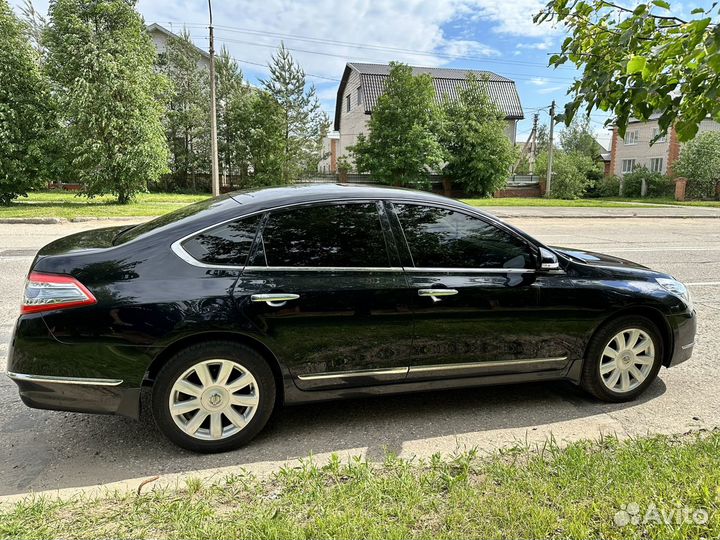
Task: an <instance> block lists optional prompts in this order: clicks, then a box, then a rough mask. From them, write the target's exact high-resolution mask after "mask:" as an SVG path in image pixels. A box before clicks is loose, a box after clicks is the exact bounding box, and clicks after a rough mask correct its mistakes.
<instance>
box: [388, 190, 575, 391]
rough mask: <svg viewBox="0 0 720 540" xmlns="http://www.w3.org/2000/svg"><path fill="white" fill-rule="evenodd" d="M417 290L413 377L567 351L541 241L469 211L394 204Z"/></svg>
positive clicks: (513, 367) (544, 359) (526, 367)
mask: <svg viewBox="0 0 720 540" xmlns="http://www.w3.org/2000/svg"><path fill="white" fill-rule="evenodd" d="M389 210H390V212H391V217H392V222H393V223H394V226H395V227H396V231H397V234H398V236H400V237H401V238H402V240H398V243H399V244H400V242H402V243H401V244H400V245H401V246H402V249H401V256H402V257H403V263H404V266H405V271H406V275H407V277H408V282H409V287H410V289H411V291H412V293H413V303H412V309H413V312H414V313H415V341H414V344H413V359H412V361H411V365H410V369H409V373H408V380H411V379H421V378H443V377H448V378H450V377H462V376H476V375H483V374H500V373H522V372H528V371H535V370H545V369H558V368H562V367H563V366H564V365H565V364H566V362H567V361H566V359H565V358H563V357H558V356H553V355H551V354H549V351H551V350H555V351H556V350H557V349H556V348H553V347H552V344H551V343H550V342H548V341H547V337H546V336H547V333H545V332H542V331H541V330H542V329H543V327H545V326H546V325H547V324H548V322H547V321H546V320H545V318H544V316H543V312H542V310H541V309H540V306H539V302H538V288H537V287H536V284H535V273H536V267H537V256H538V255H537V248H536V247H535V246H534V245H532V244H531V243H530V242H529V241H527V240H526V239H525V238H523V237H521V236H520V235H518V234H517V233H515V232H514V231H512V230H511V229H510V228H506V227H504V226H503V225H501V224H498V223H495V222H492V221H491V220H489V219H485V218H483V217H481V216H478V215H474V214H472V213H470V212H464V211H461V210H459V209H456V208H451V207H443V206H430V205H426V204H415V203H404V202H394V203H392V204H391V205H390V206H389Z"/></svg>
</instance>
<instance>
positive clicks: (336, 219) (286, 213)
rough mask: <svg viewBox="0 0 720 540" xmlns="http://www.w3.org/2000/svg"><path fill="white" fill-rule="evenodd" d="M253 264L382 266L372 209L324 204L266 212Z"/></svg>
mask: <svg viewBox="0 0 720 540" xmlns="http://www.w3.org/2000/svg"><path fill="white" fill-rule="evenodd" d="M253 265H254V266H285V267H296V268H297V267H304V268H308V267H309V268H321V267H339V268H343V267H344V268H347V267H358V268H368V267H388V266H390V262H389V259H388V252H387V248H386V245H385V238H384V236H383V230H382V224H381V222H380V214H379V213H378V209H377V205H376V204H375V203H373V202H369V203H349V204H328V205H322V206H308V207H303V208H294V209H290V210H282V211H276V212H272V213H271V214H270V216H269V217H268V221H267V224H266V225H265V227H264V228H263V231H262V234H261V238H260V244H259V246H258V252H257V253H256V255H255V257H254V261H253Z"/></svg>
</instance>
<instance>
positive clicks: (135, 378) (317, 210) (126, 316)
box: [8, 185, 695, 452]
mask: <svg viewBox="0 0 720 540" xmlns="http://www.w3.org/2000/svg"><path fill="white" fill-rule="evenodd" d="M694 336H695V311H694V309H693V307H692V303H691V300H690V297H689V294H688V291H687V289H686V288H685V287H684V286H683V285H682V284H681V283H679V282H678V281H676V280H675V279H674V278H673V277H672V276H669V275H667V274H663V273H660V272H655V271H653V270H650V269H648V268H645V267H643V266H640V265H638V264H634V263H631V262H628V261H625V260H622V259H618V258H615V257H611V256H607V255H601V254H597V253H589V252H585V251H579V250H576V249H562V248H556V247H548V246H545V245H543V244H542V243H540V242H538V241H537V240H534V239H533V238H531V237H530V236H528V235H527V234H525V233H523V232H522V231H519V230H517V229H515V228H514V227H511V226H509V225H507V224H505V223H502V222H501V221H499V220H497V219H496V218H494V217H492V216H490V215H488V214H485V213H483V212H480V211H478V210H476V209H475V208H472V207H470V206H467V205H465V204H462V203H459V202H457V201H453V200H450V199H446V198H443V197H439V196H435V195H431V194H428V193H421V192H415V191H408V190H399V189H388V188H376V187H362V186H347V185H318V186H305V187H285V188H274V189H264V190H258V191H247V192H239V193H234V194H230V195H225V196H222V197H219V198H215V199H210V200H208V201H205V202H201V203H198V204H195V205H192V206H188V207H186V208H183V209H182V210H179V211H177V212H174V213H172V214H168V215H166V216H163V217H160V218H158V219H155V220H154V221H151V222H149V223H146V224H142V225H138V226H135V227H131V228H127V227H125V228H123V227H111V228H105V229H98V230H93V231H87V232H82V233H78V234H74V235H71V236H68V237H65V238H62V239H60V240H57V241H55V242H53V243H51V244H49V245H48V246H46V247H44V248H43V249H42V250H40V252H39V253H38V255H37V257H36V258H35V260H34V262H33V265H32V268H31V270H30V274H29V276H28V278H27V284H26V287H25V297H24V301H23V305H22V313H21V315H20V318H19V319H18V321H17V325H16V328H15V332H14V337H13V340H12V344H11V347H10V354H9V363H8V372H9V376H10V377H11V378H12V379H13V380H14V381H15V382H16V383H17V385H18V387H19V389H20V396H21V398H22V400H23V401H24V402H25V403H26V404H27V405H29V406H31V407H38V408H43V409H56V410H66V411H78V412H92V413H110V414H121V415H126V416H130V417H134V418H137V417H138V416H139V412H140V411H139V409H140V396H141V393H142V392H144V391H147V392H150V393H151V403H152V412H153V416H154V418H155V420H156V422H157V425H158V427H159V428H160V430H161V431H162V432H163V433H164V434H165V435H166V436H167V437H168V438H170V439H171V440H172V441H173V442H175V443H177V444H178V445H180V446H182V447H184V448H187V449H191V450H195V451H200V452H217V451H224V450H229V449H233V448H236V447H238V446H240V445H241V444H243V443H246V442H247V441H249V440H250V439H252V438H253V437H254V436H255V435H256V434H257V433H258V432H259V431H260V430H261V429H262V428H263V426H264V425H265V423H266V422H267V421H268V418H269V417H270V415H271V413H272V412H273V410H274V409H277V408H278V407H279V406H281V405H282V404H293V403H303V402H309V401H318V400H331V399H336V398H343V397H357V396H367V395H378V394H391V393H401V392H415V391H421V390H428V389H439V388H459V387H468V386H481V385H489V384H506V383H519V382H524V381H545V380H556V379H567V380H569V381H572V382H573V383H575V384H578V385H580V386H582V388H584V389H585V390H587V392H589V393H590V394H592V395H593V396H595V397H596V398H599V399H602V400H606V401H614V402H619V401H627V400H631V399H634V398H635V397H637V396H638V395H639V394H641V393H642V392H643V391H644V390H645V389H646V388H647V387H648V385H650V384H651V383H652V381H653V379H655V377H656V376H657V374H658V371H659V370H660V368H661V367H662V366H665V367H670V366H674V365H675V364H678V363H680V362H683V361H685V360H687V359H688V358H690V355H691V354H692V349H693V343H694Z"/></svg>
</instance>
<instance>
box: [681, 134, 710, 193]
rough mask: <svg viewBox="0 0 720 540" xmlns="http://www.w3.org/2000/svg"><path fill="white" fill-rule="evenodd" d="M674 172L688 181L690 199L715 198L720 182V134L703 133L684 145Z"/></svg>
mask: <svg viewBox="0 0 720 540" xmlns="http://www.w3.org/2000/svg"><path fill="white" fill-rule="evenodd" d="M673 171H674V172H675V174H677V175H678V176H684V177H686V178H687V179H688V185H687V195H688V196H689V197H712V196H714V195H715V185H716V184H717V182H719V181H720V132H718V131H708V132H705V133H701V134H700V135H698V136H697V137H695V138H694V139H693V140H692V141H690V142H688V143H687V144H685V145H683V147H682V150H681V151H680V158H679V159H678V161H677V162H676V163H675V164H674V165H673Z"/></svg>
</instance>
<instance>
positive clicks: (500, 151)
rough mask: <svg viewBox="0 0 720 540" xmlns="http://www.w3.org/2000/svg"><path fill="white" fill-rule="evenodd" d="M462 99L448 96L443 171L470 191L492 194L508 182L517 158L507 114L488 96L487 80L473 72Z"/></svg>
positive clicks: (444, 111)
mask: <svg viewBox="0 0 720 540" xmlns="http://www.w3.org/2000/svg"><path fill="white" fill-rule="evenodd" d="M467 83H468V84H467V87H466V88H462V89H461V90H460V92H459V99H457V100H450V99H445V101H444V103H443V125H442V130H441V135H440V142H441V143H442V145H443V147H444V148H445V151H446V153H447V161H448V163H447V165H446V166H445V168H444V171H443V172H444V173H445V174H446V175H447V176H448V177H449V178H450V179H451V180H453V181H454V182H456V183H458V184H459V185H461V186H462V187H463V188H464V190H465V191H466V192H467V193H477V194H479V195H482V196H490V195H492V194H493V193H495V191H497V190H499V189H502V188H503V187H504V186H505V184H506V183H507V179H508V175H509V173H510V167H511V166H512V164H513V163H514V161H515V159H516V152H515V148H513V145H512V143H511V142H510V139H509V138H508V137H507V135H506V134H505V128H506V124H505V114H504V113H503V112H502V111H501V110H500V108H499V107H498V106H497V105H495V104H494V103H493V101H492V100H491V99H490V97H489V96H488V93H487V90H486V83H485V82H484V81H479V80H478V79H477V78H475V76H474V75H473V74H470V75H469V76H468V79H467Z"/></svg>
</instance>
